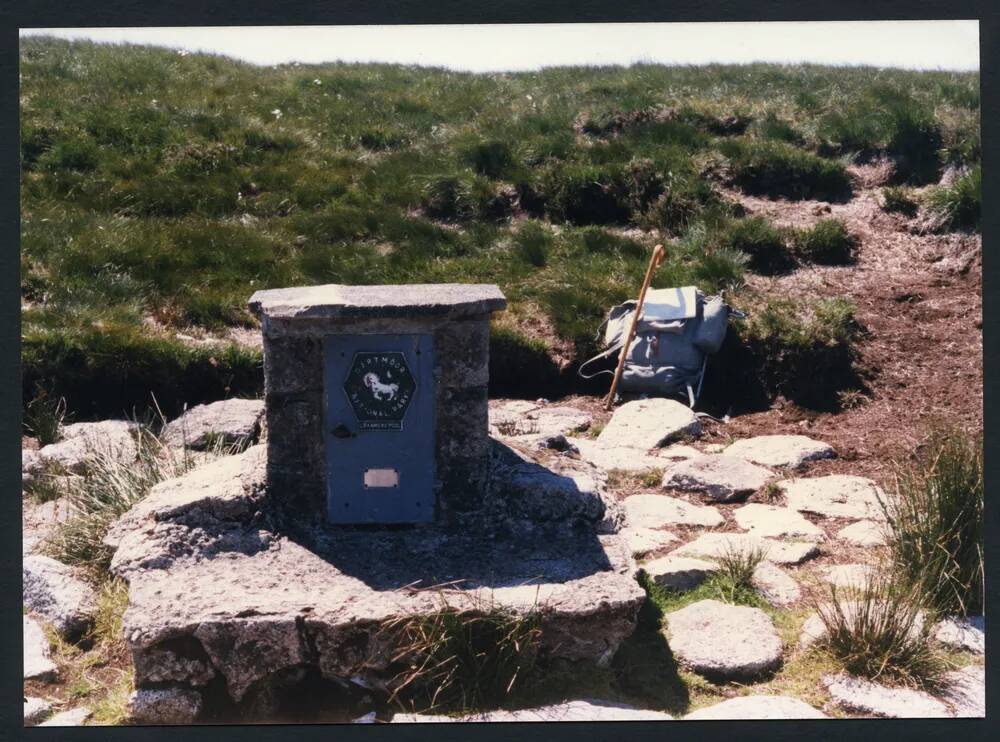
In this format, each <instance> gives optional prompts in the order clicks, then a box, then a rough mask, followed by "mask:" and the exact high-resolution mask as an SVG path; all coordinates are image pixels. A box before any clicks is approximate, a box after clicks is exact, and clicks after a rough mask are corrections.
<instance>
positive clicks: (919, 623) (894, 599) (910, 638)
mask: <svg viewBox="0 0 1000 742" xmlns="http://www.w3.org/2000/svg"><path fill="white" fill-rule="evenodd" d="M926 608H927V604H926V602H925V594H924V592H923V590H922V589H921V587H920V586H919V585H917V584H914V583H906V582H900V581H899V580H897V579H895V578H894V576H893V575H891V574H887V573H886V572H884V571H878V570H876V571H875V572H874V573H873V575H872V577H871V578H870V579H868V580H866V581H865V584H864V585H863V586H859V587H855V588H854V589H852V590H850V591H848V592H847V593H846V594H845V592H844V591H838V590H837V588H836V587H834V586H831V589H830V595H829V602H827V603H821V604H817V605H816V610H817V613H818V615H819V617H820V620H821V621H822V622H823V625H824V627H825V629H826V634H825V636H824V637H822V638H821V639H820V640H818V645H819V646H820V647H821V648H822V649H824V650H826V651H827V652H829V653H830V655H831V656H833V657H834V658H835V659H836V660H837V661H838V662H839V663H840V665H841V666H842V667H843V668H844V669H845V670H847V671H848V672H849V673H851V674H853V675H860V676H862V677H866V678H869V679H871V680H887V681H890V682H900V683H905V684H910V685H933V684H934V683H935V682H936V681H937V680H938V679H939V678H940V677H941V675H942V674H943V673H944V672H945V671H946V670H948V669H949V667H948V663H947V661H946V659H945V657H944V656H943V655H942V654H941V653H940V652H939V651H938V650H937V648H936V647H935V646H934V643H933V641H932V639H931V630H932V628H933V620H932V615H930V614H928V613H927V610H926Z"/></svg>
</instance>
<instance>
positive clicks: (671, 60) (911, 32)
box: [20, 20, 979, 72]
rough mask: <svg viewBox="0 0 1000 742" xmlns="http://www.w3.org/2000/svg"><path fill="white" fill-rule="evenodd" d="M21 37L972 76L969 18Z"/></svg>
mask: <svg viewBox="0 0 1000 742" xmlns="http://www.w3.org/2000/svg"><path fill="white" fill-rule="evenodd" d="M20 34H21V36H25V35H39V34H50V35H53V36H59V37H62V38H70V39H92V40H95V41H108V42H132V43H138V44H155V45H158V46H167V47H171V48H177V49H184V50H187V51H189V52H196V51H206V52H213V53H217V54H223V55H226V56H229V57H234V58H237V59H241V60H244V61H246V62H251V63H253V64H260V65H273V64H283V63H289V62H301V63H318V62H333V61H345V62H395V63H400V64H417V65H423V66H440V67H449V68H451V69H456V70H466V71H474V72H494V71H515V70H530V69H538V68H539V67H548V66H555V65H580V64H588V65H609V64H617V65H628V64H633V63H635V62H655V63H661V64H707V63H710V62H726V63H744V62H757V61H760V62H815V63H819V64H848V65H859V64H864V65H875V66H882V67H905V68H910V69H943V70H978V69H979V24H978V22H977V21H974V20H973V21H847V22H826V21H823V22H773V23H579V24H576V23H561V24H517V25H492V26H491V25H451V26H447V25H439V26H256V27H255V26H244V27H217V28H208V27H188V28H76V29H72V28H58V29H57V28H52V29H21V31H20Z"/></svg>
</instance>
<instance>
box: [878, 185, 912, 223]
mask: <svg viewBox="0 0 1000 742" xmlns="http://www.w3.org/2000/svg"><path fill="white" fill-rule="evenodd" d="M919 206H920V204H918V203H917V202H916V201H915V200H914V199H913V198H912V197H911V196H910V193H909V191H908V190H907V189H906V188H903V187H901V186H889V187H887V188H883V189H882V209H883V210H885V211H888V212H890V213H897V214H903V215H904V216H910V217H913V216H916V215H917V209H918V207H919Z"/></svg>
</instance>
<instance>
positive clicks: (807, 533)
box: [733, 502, 826, 541]
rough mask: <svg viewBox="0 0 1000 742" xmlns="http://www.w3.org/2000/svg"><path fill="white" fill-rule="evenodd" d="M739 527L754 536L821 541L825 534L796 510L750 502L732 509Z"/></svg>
mask: <svg viewBox="0 0 1000 742" xmlns="http://www.w3.org/2000/svg"><path fill="white" fill-rule="evenodd" d="M733 517H734V518H735V519H736V523H737V524H738V525H739V527H740V528H743V529H745V530H746V531H748V532H750V533H751V534H753V535H754V536H763V537H774V538H781V537H782V536H784V537H788V538H803V539H808V540H810V541H822V540H823V539H824V538H826V534H825V533H824V532H823V529H822V528H820V527H819V526H817V525H815V524H813V523H810V522H809V521H808V520H806V519H805V518H803V517H802V515H800V514H799V512H798V511H797V510H792V509H791V508H780V507H776V506H774V505H762V504H760V503H755V502H754V503H750V504H749V505H744V506H743V507H741V508H737V509H736V510H734V511H733Z"/></svg>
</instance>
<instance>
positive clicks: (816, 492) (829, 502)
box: [778, 474, 885, 521]
mask: <svg viewBox="0 0 1000 742" xmlns="http://www.w3.org/2000/svg"><path fill="white" fill-rule="evenodd" d="M778 487H780V488H781V490H782V492H784V494H785V501H786V504H787V505H788V507H790V508H794V509H795V510H801V511H802V512H806V513H815V514H816V515H822V516H825V517H828V518H851V519H868V520H878V521H883V520H885V513H884V511H883V510H882V507H881V505H880V502H881V501H883V500H884V499H885V493H883V492H882V490H881V489H879V487H878V486H877V485H876V484H875V483H874V482H873V481H872V480H870V479H866V478H865V477H855V476H850V475H845V474H830V475H829V476H825V477H814V478H811V479H789V480H787V481H784V482H780V483H779V484H778Z"/></svg>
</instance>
